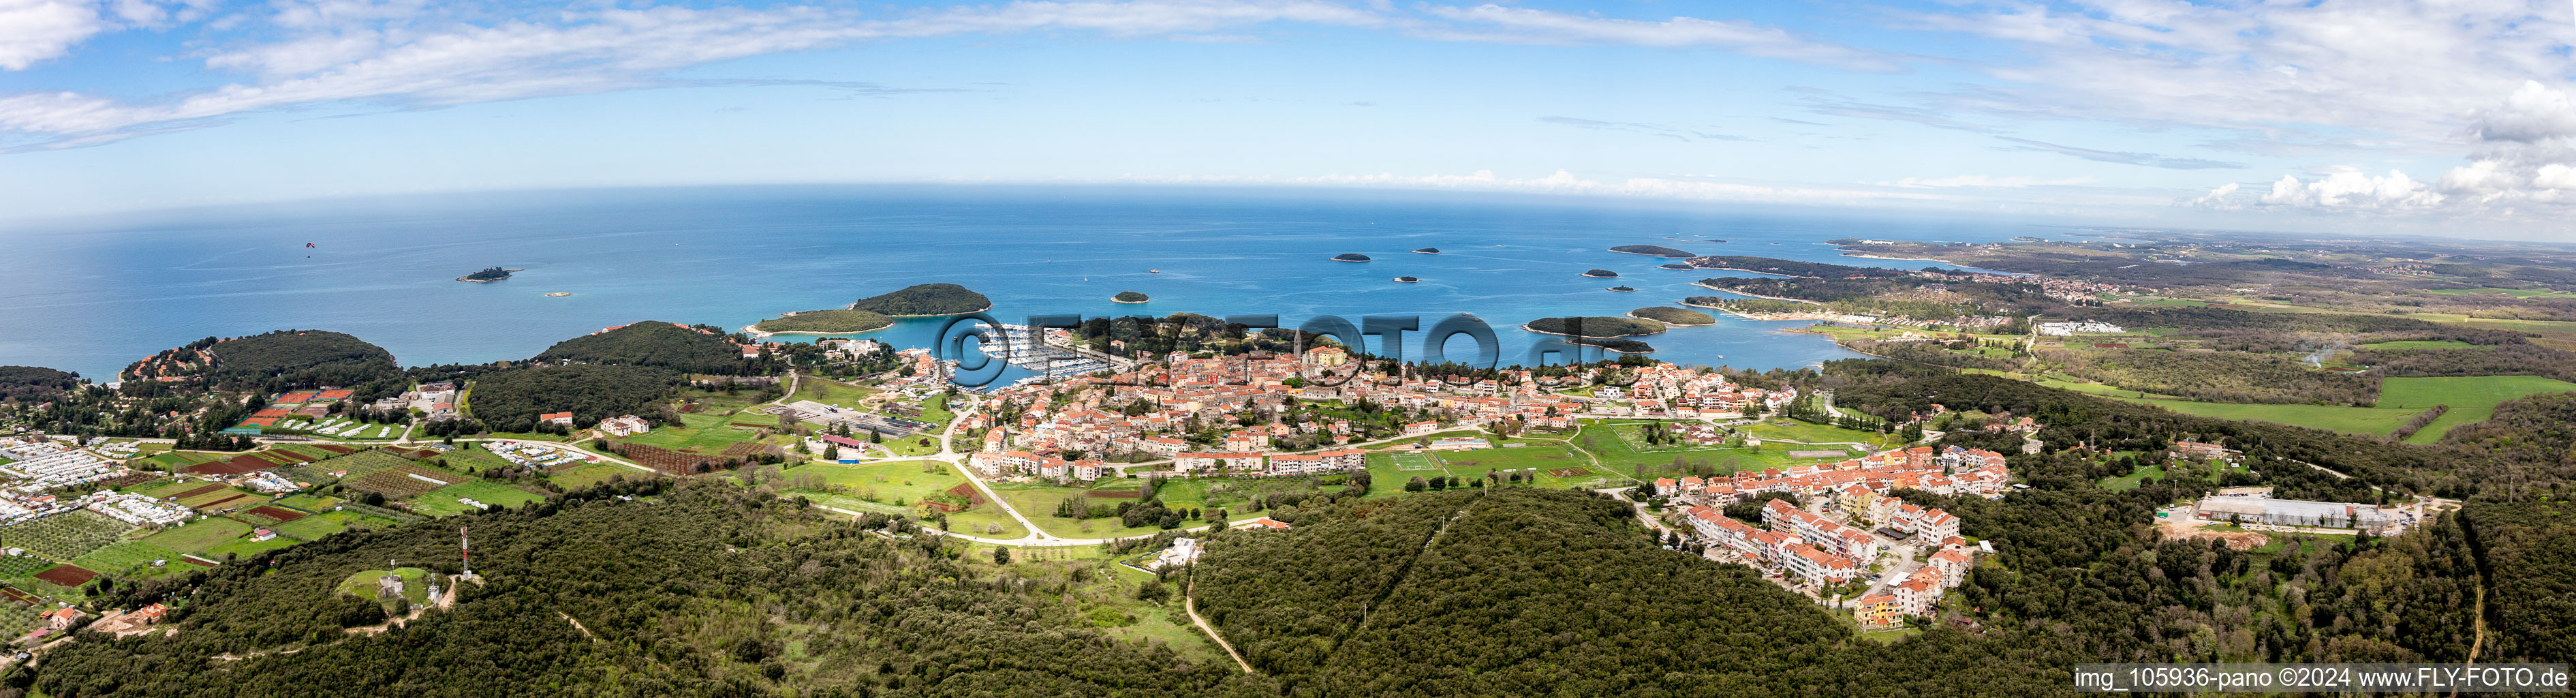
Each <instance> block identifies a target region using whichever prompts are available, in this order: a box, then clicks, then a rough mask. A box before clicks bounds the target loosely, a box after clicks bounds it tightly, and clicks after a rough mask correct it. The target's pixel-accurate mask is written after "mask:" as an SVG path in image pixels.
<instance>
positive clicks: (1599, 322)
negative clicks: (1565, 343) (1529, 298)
mask: <svg viewBox="0 0 2576 698" xmlns="http://www.w3.org/2000/svg"><path fill="white" fill-rule="evenodd" d="M1521 329H1524V330H1529V331H1531V332H1537V333H1539V334H1554V335H1564V336H1567V337H1590V338H1593V339H1616V338H1619V337H1634V336H1637V335H1641V334H1655V333H1657V332H1662V331H1664V323H1661V322H1656V321H1653V320H1643V319H1638V318H1628V317H1608V316H1595V317H1543V318H1539V319H1536V320H1531V321H1529V323H1528V324H1525V325H1521Z"/></svg>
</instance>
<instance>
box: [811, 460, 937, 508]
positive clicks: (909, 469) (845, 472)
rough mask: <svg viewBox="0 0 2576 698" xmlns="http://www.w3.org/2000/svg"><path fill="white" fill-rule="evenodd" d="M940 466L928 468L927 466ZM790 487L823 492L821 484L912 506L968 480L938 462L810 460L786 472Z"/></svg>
mask: <svg viewBox="0 0 2576 698" xmlns="http://www.w3.org/2000/svg"><path fill="white" fill-rule="evenodd" d="M924 464H928V465H933V466H938V467H936V468H933V469H930V470H928V471H924V470H923V465H924ZM784 472H785V474H786V477H787V486H788V487H789V488H790V489H795V490H805V491H817V492H819V491H823V488H821V487H819V486H817V485H837V486H840V487H844V488H847V491H846V492H842V493H841V494H844V495H847V496H851V497H855V498H858V499H862V500H867V501H873V502H878V503H883V504H894V505H897V506H911V505H912V503H914V502H918V501H921V498H923V497H927V496H930V495H932V494H937V493H939V492H941V491H945V490H947V489H948V488H951V487H956V486H957V485H958V484H959V483H963V482H965V481H966V477H965V476H964V475H960V474H958V473H957V472H956V470H955V469H953V468H950V467H948V466H947V464H944V463H940V462H938V461H896V462H893V463H872V464H867V465H844V464H840V463H808V464H805V465H802V466H797V467H794V468H788V469H787V470H785V471H784Z"/></svg>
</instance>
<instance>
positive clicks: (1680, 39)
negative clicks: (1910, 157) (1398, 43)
mask: <svg viewBox="0 0 2576 698" xmlns="http://www.w3.org/2000/svg"><path fill="white" fill-rule="evenodd" d="M1423 12H1425V13H1426V14H1429V15H1431V16H1434V17H1438V18H1442V19H1447V20H1451V21H1453V22H1456V23H1457V24H1456V25H1426V26H1421V27H1419V28H1417V29H1416V30H1415V31H1414V33H1415V34H1417V35H1421V36H1426V37H1430V38H1438V39H1448V40H1464V41H1507V42H1526V43H1553V44H1617V45H1623V46H1658V47H1666V48H1683V47H1712V48H1724V49H1731V50H1734V51H1738V52H1742V53H1745V54H1748V55H1755V56H1765V57H1770V58H1783V59H1788V60H1794V61H1800V62H1806V63H1816V64H1821V65H1832V66H1839V67H1844V68H1851V69H1856V70H1870V71H1889V70H1894V69H1896V67H1897V64H1896V62H1895V61H1894V60H1891V59H1890V58H1889V57H1887V56H1885V55H1883V54H1879V53H1877V52H1873V51H1866V50H1861V49H1856V48H1852V47H1849V46H1844V45H1840V44H1834V43H1827V42H1823V41H1817V40H1814V39H1809V38H1806V37H1802V36H1798V35H1796V34H1793V33H1790V32H1789V31H1787V30H1784V29H1781V28H1779V27H1773V26H1767V25H1761V24H1755V23H1752V22H1743V21H1733V20H1709V19H1698V18H1694V17H1674V18H1672V19H1668V20H1664V21H1661V22H1646V21H1639V20H1632V19H1607V18H1601V17H1585V16H1579V15H1570V14H1564V13H1559V12H1549V11H1546V10H1533V9H1529V8H1524V7H1504V6H1501V5H1494V4H1485V5H1477V6H1475V7H1452V6H1442V5H1432V6H1426V7H1424V8H1423ZM1460 25H1463V26H1460Z"/></svg>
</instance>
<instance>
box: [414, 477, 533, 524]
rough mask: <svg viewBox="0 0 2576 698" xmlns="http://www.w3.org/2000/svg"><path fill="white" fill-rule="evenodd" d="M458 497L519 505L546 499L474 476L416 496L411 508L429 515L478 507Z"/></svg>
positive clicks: (499, 504) (439, 514)
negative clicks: (465, 480)
mask: <svg viewBox="0 0 2576 698" xmlns="http://www.w3.org/2000/svg"><path fill="white" fill-rule="evenodd" d="M458 498H469V499H473V500H474V501H478V502H482V503H484V504H489V505H492V506H495V507H508V508H516V507H518V506H519V505H521V504H526V503H528V502H534V501H537V500H541V499H545V497H544V496H542V495H538V494H536V493H533V492H529V491H527V490H523V489H519V488H516V487H511V486H509V485H506V484H502V483H499V482H493V481H491V480H473V481H469V482H464V483H459V484H455V485H449V486H447V487H442V488H439V489H436V490H432V491H430V492H429V493H428V494H424V495H421V496H418V497H413V498H412V499H411V502H410V504H411V510H412V511H413V512H416V513H420V514H425V515H428V516H446V515H448V514H461V513H464V512H468V511H478V510H477V509H475V508H474V507H470V506H466V505H465V503H464V502H460V501H457V499H458Z"/></svg>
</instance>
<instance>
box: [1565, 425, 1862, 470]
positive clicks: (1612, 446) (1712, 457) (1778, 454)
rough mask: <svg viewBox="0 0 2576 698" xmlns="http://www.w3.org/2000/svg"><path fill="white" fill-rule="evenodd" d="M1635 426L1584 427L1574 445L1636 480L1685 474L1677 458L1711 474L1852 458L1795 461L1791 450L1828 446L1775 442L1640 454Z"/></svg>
mask: <svg viewBox="0 0 2576 698" xmlns="http://www.w3.org/2000/svg"><path fill="white" fill-rule="evenodd" d="M1638 423H1639V422H1636V421H1633V420H1632V421H1624V422H1596V423H1591V424H1586V425H1584V427H1583V430H1582V431H1581V433H1580V434H1578V435H1577V436H1575V437H1574V438H1575V444H1576V445H1578V446H1583V447H1584V450H1587V451H1590V452H1591V453H1592V455H1594V456H1596V457H1598V458H1600V459H1601V467H1602V468H1605V469H1607V470H1608V471H1609V472H1611V473H1614V474H1616V475H1619V476H1621V477H1636V476H1638V474H1639V473H1640V472H1643V473H1644V477H1646V478H1648V479H1652V478H1656V477H1663V476H1667V475H1677V474H1687V473H1684V472H1680V471H1675V470H1674V469H1673V460H1674V459H1676V458H1679V459H1681V460H1682V461H1683V462H1684V463H1685V464H1686V465H1688V466H1690V469H1692V470H1696V469H1697V468H1698V467H1699V465H1700V464H1702V463H1706V464H1707V466H1708V469H1709V470H1710V471H1711V472H1713V473H1715V474H1725V473H1730V472H1735V471H1738V470H1760V469H1763V468H1785V467H1789V466H1792V465H1798V464H1802V463H1830V462H1833V461H1836V460H1841V459H1844V458H1850V457H1852V456H1851V455H1849V452H1848V451H1845V453H1844V454H1843V455H1838V456H1836V457H1833V458H1794V457H1791V456H1790V455H1789V452H1790V451H1793V450H1794V451H1805V450H1826V449H1827V448H1830V447H1818V448H1812V449H1811V448H1809V447H1806V446H1797V445H1793V444H1778V443H1766V444H1763V445H1762V446H1759V447H1736V448H1726V447H1709V448H1693V449H1677V450H1656V451H1644V452H1640V451H1638V450H1636V448H1635V443H1636V439H1637V437H1636V435H1635V432H1636V431H1637V430H1638V427H1637V426H1635V425H1636V424H1638ZM1801 426H1814V425H1801ZM1822 428H1827V429H1830V428H1831V427H1822ZM1837 431H1847V430H1837ZM1784 433H1785V432H1784ZM1800 433H1801V434H1802V435H1806V436H1815V435H1816V434H1815V433H1811V432H1800ZM1587 438H1589V439H1590V445H1589V446H1584V443H1585V439H1587Z"/></svg>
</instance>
